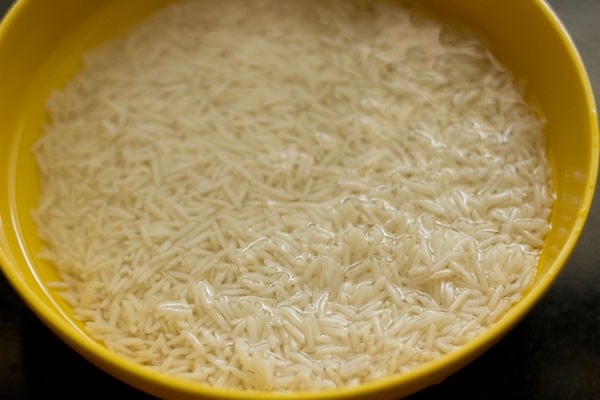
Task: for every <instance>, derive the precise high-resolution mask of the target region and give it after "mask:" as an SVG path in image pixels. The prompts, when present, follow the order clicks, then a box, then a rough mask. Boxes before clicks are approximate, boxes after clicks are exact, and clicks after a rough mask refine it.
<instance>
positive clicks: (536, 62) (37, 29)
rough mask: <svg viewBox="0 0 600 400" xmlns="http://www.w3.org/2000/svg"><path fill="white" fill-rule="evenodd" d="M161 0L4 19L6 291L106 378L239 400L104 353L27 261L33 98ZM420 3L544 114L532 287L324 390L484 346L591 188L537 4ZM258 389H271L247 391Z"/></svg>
mask: <svg viewBox="0 0 600 400" xmlns="http://www.w3.org/2000/svg"><path fill="white" fill-rule="evenodd" d="M169 2H170V0H128V1H126V2H124V1H118V0H103V1H86V2H82V1H79V0H55V1H53V2H37V1H28V0H22V1H19V2H18V3H17V5H16V6H15V7H14V8H13V10H12V12H11V13H10V14H9V16H8V17H7V19H6V20H5V21H4V23H3V25H2V27H1V28H0V76H1V77H3V82H2V85H3V90H2V91H1V92H0V129H1V132H2V133H1V134H0V187H1V188H2V190H1V191H0V204H1V207H0V225H1V226H2V231H1V232H0V262H1V264H2V268H3V270H4V273H5V274H6V275H7V277H8V278H9V280H10V281H11V283H12V284H13V285H14V286H15V288H16V289H17V291H18V292H19V293H20V294H21V296H22V297H23V298H24V299H25V301H27V302H28V304H29V305H30V307H31V308H32V309H33V310H34V311H35V312H36V313H37V314H38V315H39V316H40V317H41V318H42V319H43V320H44V321H45V322H46V323H47V324H48V325H49V326H50V328H52V329H53V330H54V331H55V332H56V333H57V334H58V335H59V336H61V337H62V338H63V339H64V340H65V341H67V342H68V343H69V344H70V345H71V346H73V347H74V348H75V349H77V350H78V351H80V352H81V353H82V354H83V355H84V356H86V357H87V358H89V359H90V360H92V361H93V362H94V363H96V364H98V365H99V366H101V367H102V368H104V369H106V370H107V371H109V372H111V373H112V374H114V375H116V376H117V377H119V378H121V379H123V380H126V381H127V382H129V383H131V384H133V385H135V386H138V387H140V388H143V389H145V390H148V391H151V392H153V394H155V395H159V396H161V397H172V396H173V395H174V393H176V392H177V393H179V395H184V396H185V395H190V396H191V395H193V394H195V393H196V394H197V393H202V394H204V395H205V396H209V397H210V396H213V395H214V396H218V395H229V396H234V397H240V398H241V397H244V396H246V395H245V394H243V393H237V394H234V393H233V392H226V391H220V390H213V389H207V387H205V386H202V385H193V384H188V383H185V382H183V381H179V380H177V379H173V378H168V377H164V376H161V375H159V374H157V373H155V372H152V371H149V370H147V369H145V368H141V367H139V366H135V365H134V364H133V363H131V362H128V361H126V360H124V359H122V358H120V357H118V356H115V355H113V354H111V353H109V352H108V351H107V350H105V349H104V348H103V347H102V346H100V345H99V344H98V343H96V342H95V341H93V340H92V339H90V338H89V337H88V336H87V335H86V334H85V332H84V331H83V326H82V324H81V323H80V322H78V321H76V320H75V319H74V318H73V317H72V309H71V308H70V306H69V305H68V304H66V302H64V301H63V300H62V299H61V298H60V297H59V296H57V295H56V293H54V292H53V291H52V290H50V289H47V288H46V287H45V286H44V282H48V281H53V280H56V279H57V275H56V273H55V271H54V269H53V268H52V267H51V266H50V265H48V264H47V263H45V262H43V261H40V260H38V259H37V258H36V254H37V253H38V252H39V251H40V250H41V248H42V244H41V242H40V241H39V240H38V238H37V233H36V227H35V224H34V222H33V219H32V217H31V210H32V209H34V208H35V207H36V206H37V199H38V194H39V185H38V181H39V176H38V171H37V167H36V164H35V160H34V158H33V155H32V153H31V150H30V149H31V146H32V144H33V143H34V142H35V140H36V139H37V138H38V137H39V135H40V134H41V133H42V127H43V124H44V123H47V118H48V117H47V114H46V112H45V109H44V104H45V99H46V98H47V96H48V95H49V93H50V92H51V91H52V90H53V89H55V88H59V87H61V86H62V85H64V84H65V83H66V82H67V80H68V79H69V77H71V76H72V75H73V74H74V73H75V72H76V71H77V69H78V68H79V67H80V66H81V54H82V52H84V51H85V50H86V49H89V48H91V47H94V46H95V45H97V44H99V43H101V42H102V41H104V40H106V39H108V38H110V37H112V36H114V35H116V34H118V33H120V32H122V31H123V30H125V29H126V28H127V27H128V26H130V25H131V24H133V23H135V22H136V21H139V20H141V19H143V18H144V17H146V16H148V15H150V14H151V13H152V12H153V11H155V10H157V9H158V8H160V7H162V6H164V5H165V4H167V3H169ZM426 2H427V3H430V4H431V5H432V6H433V7H434V8H435V9H437V10H439V11H440V12H441V13H447V14H450V15H451V16H453V17H456V18H458V19H459V20H462V21H465V22H466V23H467V24H469V25H471V26H473V27H474V28H475V29H477V30H479V31H480V32H481V33H482V34H483V35H484V37H485V38H487V40H488V43H489V45H490V47H491V48H492V49H493V51H494V52H495V54H496V55H497V56H498V58H499V59H500V60H501V61H502V62H503V63H505V64H506V65H507V66H508V67H509V68H510V69H511V70H512V71H513V73H514V74H515V76H516V77H517V78H518V79H522V80H523V82H524V87H525V91H526V96H527V98H528V99H529V101H530V102H531V103H532V104H533V105H534V106H535V107H537V108H538V110H539V111H540V112H541V114H542V115H543V116H544V117H545V118H546V120H547V125H546V129H545V131H546V135H547V140H546V141H547V153H548V157H549V159H550V161H551V166H552V179H553V187H554V190H555V192H556V194H557V199H556V202H555V205H554V209H553V213H552V217H551V218H552V219H551V223H552V230H551V232H550V233H549V234H548V236H547V238H546V244H545V247H544V251H543V254H542V257H541V260H540V263H539V267H538V274H537V277H536V280H535V283H534V284H533V286H532V288H530V289H529V291H528V292H527V294H526V296H525V297H524V298H523V299H522V300H521V301H520V302H519V303H518V304H517V305H516V306H514V307H513V308H512V309H511V310H510V311H509V313H508V314H507V315H506V316H505V317H504V318H503V319H502V320H501V321H500V322H499V323H498V324H496V325H495V326H494V327H492V329H490V331H488V332H487V333H486V334H484V335H482V336H481V337H479V338H477V339H476V340H475V341H473V343H470V344H468V345H467V346H466V347H465V348H464V349H461V350H459V351H458V352H456V354H451V355H450V356H449V357H443V358H442V359H440V360H436V361H435V362H433V363H430V364H427V365H425V366H423V368H419V369H418V370H416V371H414V373H410V374H406V375H404V376H401V377H392V378H389V379H387V380H382V381H380V382H375V383H372V384H368V385H364V386H362V387H361V388H358V389H347V390H346V389H344V390H341V391H336V392H329V393H328V394H327V393H321V394H325V395H326V397H330V398H333V397H338V396H349V397H364V396H369V395H373V396H376V397H380V396H381V395H384V394H388V395H389V396H394V397H395V396H398V395H403V394H409V393H411V392H413V391H415V390H418V389H420V388H422V387H424V386H427V385H430V384H432V383H434V382H436V381H439V380H440V379H443V378H444V377H445V376H447V375H448V374H450V373H451V372H454V371H455V370H456V369H458V368H460V367H461V366H462V365H464V364H465V363H466V362H468V361H469V360H470V359H472V358H474V357H475V356H476V355H478V354H479V353H481V352H482V351H483V350H485V349H486V348H487V347H489V346H490V345H491V344H492V343H493V342H494V341H496V340H497V339H498V338H499V337H500V336H501V335H502V334H503V333H505V332H506V331H507V330H508V329H509V328H510V327H512V326H513V325H514V324H515V323H516V322H517V321H518V320H519V319H520V318H521V317H522V316H523V315H524V314H525V313H526V311H527V310H528V309H529V308H531V306H532V305H533V304H534V303H535V301H537V299H539V297H540V296H541V295H542V293H543V292H544V291H545V290H546V289H547V288H548V286H549V284H550V283H551V282H552V281H553V279H554V278H555V277H556V275H557V274H558V272H559V270H560V269H561V267H562V266H563V264H564V262H565V261H566V258H567V256H568V255H569V253H570V252H571V250H572V248H573V246H574V245H575V241H576V240H577V238H578V236H579V233H580V231H581V229H582V227H583V223H584V221H585V218H586V216H587V213H588V210H589V207H590V203H591V198H592V195H593V192H594V187H595V182H596V171H597V165H598V154H597V153H598V128H597V122H596V114H595V109H594V103H593V97H592V92H591V88H590V85H589V82H588V79H587V77H586V74H585V71H584V69H583V66H582V64H581V61H580V60H579V57H578V55H577V53H576V51H575V50H574V48H573V46H572V44H571V42H570V41H569V39H568V36H567V35H566V34H565V33H564V32H563V31H562V28H561V26H560V24H559V23H558V22H557V21H556V19H555V18H554V16H553V14H552V13H551V11H550V10H549V9H548V7H547V6H546V5H545V4H544V3H543V2H541V1H534V0H527V1H524V0H493V1H489V2H481V1H479V0H460V1H456V2H447V1H444V0H427V1H426ZM508 21H510V23H509V22H508ZM509 25H510V26H509ZM508 28H509V29H508ZM375 392H379V396H377V395H376V394H375ZM247 395H249V396H250V397H251V398H252V395H250V394H247ZM313 395H314V396H316V394H314V393H313V394H312V395H310V396H311V397H312V396H313ZM258 397H260V398H265V397H271V395H267V394H262V395H260V396H258V395H257V396H255V397H254V398H258Z"/></svg>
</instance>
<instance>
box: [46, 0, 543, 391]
mask: <svg viewBox="0 0 600 400" xmlns="http://www.w3.org/2000/svg"><path fill="white" fill-rule="evenodd" d="M48 110H49V112H50V115H51V119H52V122H51V124H50V125H49V126H48V127H47V128H46V131H45V135H44V136H43V137H42V138H41V139H40V140H39V142H38V143H37V144H36V145H35V147H34V152H35V155H36V157H37V161H38V163H39V167H40V170H41V174H42V182H41V183H42V195H41V199H40V203H39V208H38V209H37V210H36V211H35V212H34V217H35V219H36V221H37V224H38V227H39V234H40V236H41V238H42V239H43V241H44V242H45V243H46V245H47V249H46V250H44V252H43V254H42V255H41V257H43V258H44V259H47V260H49V261H51V262H52V263H53V264H54V265H55V266H56V268H57V270H58V271H59V273H60V276H61V279H62V282H60V283H56V284H55V285H54V286H55V287H56V288H57V289H59V290H60V291H61V292H62V295H63V296H64V297H65V298H66V299H67V300H68V301H69V302H70V303H71V304H72V305H73V307H74V309H75V314H76V315H77V317H78V318H80V319H81V320H82V321H85V324H86V326H87V329H88V331H89V333H90V334H91V335H92V336H93V337H94V338H96V339H97V340H99V341H101V342H102V343H104V344H105V345H106V346H108V347H109V348H110V349H112V350H113V351H115V352H116V353H119V354H121V355H124V356H126V357H129V358H131V359H133V360H136V361H138V362H139V363H142V364H144V365H147V366H151V367H152V368H154V369H156V370H159V371H163V372H166V373H169V374H174V375H177V376H181V377H185V378H189V379H193V380H196V381H199V382H206V383H208V384H210V385H214V386H221V387H228V388H236V389H256V390H288V391H289V390H291V391H295V390H314V389H321V388H335V387H342V386H351V385H357V384H360V383H362V382H366V381H371V380H374V379H377V378H381V377H384V376H388V375H390V374H395V373H402V372H405V371H408V370H410V369H412V368H415V367H417V366H419V365H421V364H422V363H424V362H427V361H430V360H432V359H434V358H436V357H439V356H441V355H443V354H446V353H448V352H450V351H452V350H454V349H456V348H457V347H459V346H461V345H463V344H465V343H466V342H468V341H469V340H471V339H473V338H474V337H475V336H477V335H479V334H480V333H481V332H482V331H483V330H484V329H486V328H487V327H489V326H490V325H491V324H493V323H494V322H495V321H498V320H499V319H500V318H501V317H502V316H503V315H504V314H505V312H506V311H507V310H508V309H509V308H510V307H511V305H512V304H514V303H515V302H516V301H517V300H518V299H519V298H520V296H521V295H522V293H523V291H524V290H525V289H526V288H527V287H528V285H529V284H530V283H531V282H532V280H533V278H534V275H535V270H536V264H537V262H538V258H539V254H540V249H541V246H542V244H543V239H544V235H545V234H546V233H547V232H548V229H549V223H548V218H549V215H550V210H551V205H552V200H553V195H552V192H551V188H550V184H549V168H548V165H547V162H546V160H545V155H544V143H543V134H542V123H541V121H540V119H539V118H537V117H536V115H535V114H534V113H533V112H532V110H531V109H530V108H529V107H528V106H527V105H526V104H525V102H524V100H523V97H522V95H521V93H520V91H519V89H518V88H517V87H516V85H515V83H514V82H513V80H512V78H511V76H510V74H509V73H508V72H507V71H506V70H505V68H504V67H502V66H501V65H499V64H498V62H497V61H496V60H495V59H494V57H493V56H492V55H491V54H490V53H489V51H488V50H487V49H486V48H485V46H483V45H482V42H481V41H480V40H478V39H477V38H476V37H475V36H473V35H472V34H470V33H468V32H466V31H464V30H462V29H460V28H458V27H454V26H451V25H447V24H443V23H441V22H439V21H437V20H436V19H433V18H431V17H428V16H427V15H426V14H422V13H421V12H420V11H416V10H413V9H412V8H410V7H408V6H405V5H399V4H397V3H395V2H389V1H344V0H322V1H318V0H308V1H291V0H287V1H281V0H256V1H243V0H229V1H219V2H214V1H188V2H183V3H176V4H173V5H170V6H168V7H167V8H165V9H163V10H162V11H160V12H159V13H158V14H156V15H155V16H154V17H152V18H150V19H149V20H147V21H146V22H144V23H142V24H140V25H138V26H136V27H135V28H134V29H133V30H131V31H129V32H128V33H127V34H125V35H124V36H122V37H120V38H118V39H116V40H113V41H111V42H109V43H106V44H105V45H103V46H101V47H100V48H98V49H95V50H93V51H92V52H90V53H89V54H87V55H86V56H85V60H84V67H83V69H82V70H81V72H80V73H78V75H77V76H75V77H74V79H73V80H72V81H71V82H70V83H69V84H68V85H67V86H66V87H65V88H63V89H62V90H60V91H57V92H55V93H54V94H52V96H51V98H50V99H49V101H48Z"/></svg>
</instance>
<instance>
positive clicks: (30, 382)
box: [0, 0, 600, 400]
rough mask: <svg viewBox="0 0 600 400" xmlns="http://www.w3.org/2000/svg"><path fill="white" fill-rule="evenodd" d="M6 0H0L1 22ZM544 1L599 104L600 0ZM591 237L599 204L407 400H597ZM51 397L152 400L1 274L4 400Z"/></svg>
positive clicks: (0, 383)
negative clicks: (517, 313)
mask: <svg viewBox="0 0 600 400" xmlns="http://www.w3.org/2000/svg"><path fill="white" fill-rule="evenodd" d="M40 1H51V0H40ZM82 1H85V0H82ZM11 3H12V1H10V0H0V15H3V13H4V12H5V11H6V10H7V9H8V7H9V6H10V4H11ZM549 3H550V4H551V5H552V6H553V8H554V9H555V11H556V12H557V14H558V15H559V17H560V18H561V19H562V21H563V23H564V24H565V25H566V27H567V29H568V30H569V32H570V33H571V35H572V37H573V39H574V41H575V43H576V44H577V46H578V48H579V51H580V53H581V55H582V57H583V59H584V62H585V64H586V66H587V69H588V72H589V74H590V78H591V80H592V84H593V86H594V89H595V93H596V98H600V0H549ZM549 84H551V83H549ZM0 90H1V88H0ZM597 197H598V196H597ZM597 237H600V198H598V199H597V201H595V202H594V205H593V207H592V209H591V215H590V218H589V220H588V223H587V225H586V228H585V230H584V231H583V235H582V237H581V239H580V241H579V243H578V245H577V248H576V249H575V251H574V253H573V255H572V256H571V258H570V260H569V262H568V263H567V265H566V267H565V269H564V270H563V272H562V273H561V275H560V276H559V278H558V279H557V281H556V282H555V283H554V285H553V286H552V288H551V290H550V291H549V292H548V293H547V294H546V295H545V296H544V298H543V299H542V301H541V302H540V303H538V304H537V306H536V307H535V308H534V309H533V310H532V311H531V312H530V313H529V314H528V315H527V317H526V318H525V319H524V320H523V321H522V322H521V323H520V324H519V325H518V326H517V327H516V328H515V329H514V330H513V331H512V332H511V333H509V334H508V335H507V336H506V337H505V338H504V339H503V340H502V341H500V342H499V343H498V344H497V345H496V346H494V347H493V348H492V349H491V350H489V351H488V352H487V353H485V354H484V355H483V356H481V357H480V358H478V359H477V360H476V361H474V362H473V363H471V364H470V365H469V366H467V367H465V368H464V369H462V370H461V371H460V372H458V373H456V374H455V375H453V376H451V377H449V378H448V379H446V380H445V381H444V382H443V383H441V384H439V385H436V386H434V387H431V388H429V389H426V390H424V391H422V392H420V393H418V394H416V395H414V396H412V397H410V399H411V400H429V399H441V398H445V399H454V398H462V399H503V400H504V399H532V400H535V399H557V400H561V399H581V400H586V399H600V249H599V248H598V246H597V240H596V238H597ZM57 397H59V398H63V399H79V398H88V397H92V398H109V397H115V398H127V399H151V397H149V396H147V395H145V394H143V393H141V392H139V391H137V390H135V389H133V388H131V387H129V386H127V385H126V384H124V383H121V382H119V381H117V380H116V379H114V378H112V377H110V376H109V375H107V374H105V373H104V372H102V371H101V370H99V369H98V368H96V367H95V366H93V365H92V364H90V363H88V362H87V361H85V360H84V359H83V358H82V357H81V356H79V355H78V354H77V353H75V352H74V351H72V350H71V349H70V348H69V347H67V346H66V345H65V344H63V343H62V342H61V341H60V340H59V339H58V338H57V337H56V336H54V334H52V333H51V332H50V331H49V330H48V329H47V328H46V327H45V326H44V325H43V324H42V323H41V322H40V321H39V320H38V319H37V318H36V317H35V316H34V315H33V314H32V312H31V311H29V309H28V308H27V307H26V306H25V305H24V303H23V302H22V301H21V299H20V298H19V297H18V296H17V294H16V293H15V292H14V290H13V289H12V288H11V287H10V286H9V284H8V283H7V282H6V280H5V279H4V276H3V275H2V274H0V399H7V400H8V399H48V398H57Z"/></svg>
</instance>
